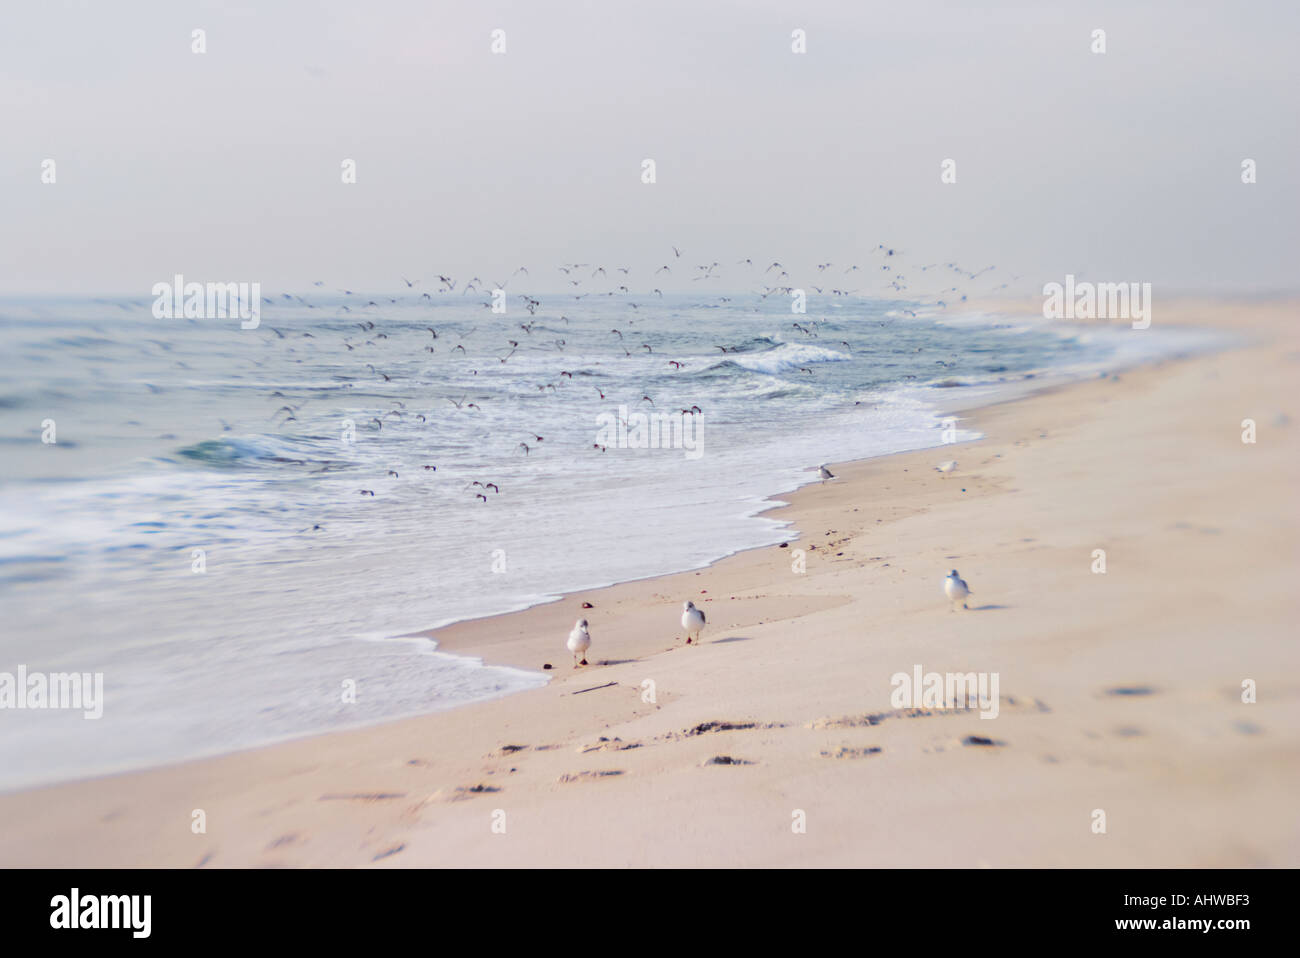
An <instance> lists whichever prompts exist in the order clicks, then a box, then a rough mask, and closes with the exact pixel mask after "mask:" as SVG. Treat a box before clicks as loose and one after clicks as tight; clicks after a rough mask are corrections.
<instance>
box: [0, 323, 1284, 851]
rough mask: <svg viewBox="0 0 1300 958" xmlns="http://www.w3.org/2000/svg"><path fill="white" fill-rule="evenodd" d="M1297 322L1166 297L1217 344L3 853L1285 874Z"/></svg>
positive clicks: (165, 777) (858, 467) (929, 453)
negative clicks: (527, 675) (433, 693)
mask: <svg viewBox="0 0 1300 958" xmlns="http://www.w3.org/2000/svg"><path fill="white" fill-rule="evenodd" d="M1040 305H1041V304H1040V303H1039V302H1038V301H1034V302H1032V303H1029V304H1021V307H1022V308H1028V309H1038V308H1039V307H1040ZM1298 312H1300V310H1298V309H1297V304H1296V303H1295V302H1290V301H1285V302H1269V301H1263V302H1235V301H1233V302H1227V301H1225V302H1210V301H1185V302H1179V303H1176V304H1174V303H1168V304H1166V303H1163V302H1162V303H1161V308H1160V311H1159V312H1158V314H1157V317H1156V326H1153V329H1155V328H1156V327H1158V326H1159V325H1160V324H1162V323H1163V324H1178V325H1186V326H1202V327H1212V328H1216V329H1221V330H1226V331H1230V332H1232V333H1234V334H1236V335H1237V336H1238V337H1239V338H1240V343H1239V345H1237V346H1235V347H1233V348H1229V349H1226V350H1224V351H1221V352H1218V353H1216V354H1213V355H1208V356H1200V357H1195V358H1190V359H1180V360H1175V361H1167V362H1163V363H1160V364H1157V365H1154V366H1149V367H1143V368H1139V369H1134V370H1130V371H1126V372H1123V373H1121V374H1119V375H1118V376H1116V377H1107V378H1098V379H1094V380H1089V381H1087V382H1084V383H1079V384H1074V385H1069V386H1065V387H1054V388H1049V389H1046V390H1043V391H1041V392H1039V393H1036V394H1035V395H1032V396H1030V397H1027V398H1024V399H1018V400H1015V401H1013V402H1006V403H1001V404H998V405H993V406H989V407H985V408H981V409H978V410H974V411H965V412H962V413H960V415H961V416H962V417H963V421H962V425H963V426H964V427H971V428H975V429H978V430H979V431H980V432H982V433H983V434H984V436H985V438H983V439H980V440H978V441H974V442H969V443H961V444H956V445H952V446H946V447H944V448H941V449H933V450H926V451H922V452H917V453H909V454H903V455H896V456H890V457H886V458H882V459H876V460H869V461H863V462H854V463H847V464H838V465H837V464H835V463H831V464H830V465H831V469H832V471H834V472H835V473H836V476H837V478H836V479H835V480H833V481H831V482H828V483H825V484H820V483H818V484H812V485H809V486H807V487H805V488H803V489H801V490H799V491H798V492H796V493H793V494H791V495H789V496H787V497H785V500H786V501H787V502H788V504H787V505H783V506H781V507H779V508H778V509H776V510H775V511H773V512H772V513H770V515H772V516H773V517H775V518H779V519H783V520H788V521H789V522H790V523H791V524H792V525H791V529H790V541H789V544H788V546H786V547H770V548H764V549H759V550H754V551H750V552H745V553H741V554H739V555H736V556H733V557H730V558H728V559H725V560H723V561H720V562H718V563H716V564H715V565H713V566H712V567H710V568H708V569H705V570H699V571H692V572H687V573H682V574H677V575H672V576H666V577H661V578H656V579H650V580H644V581H638V582H631V583H624V584H621V585H617V586H613V587H610V588H606V589H601V590H597V591H593V592H588V593H582V594H576V595H571V596H566V597H565V598H564V599H562V600H561V601H558V602H554V603H551V604H548V605H544V606H539V607H536V608H532V609H529V610H526V611H523V612H518V613H513V614H510V615H505V616H499V617H494V618H488V619H481V620H477V621H472V622H466V623H462V624H460V625H457V626H454V627H451V628H447V629H442V630H439V631H437V632H436V633H435V634H433V637H435V638H436V639H437V641H438V643H439V648H440V649H441V650H443V651H447V652H454V653H464V654H469V655H474V656H479V657H481V658H482V659H483V660H484V661H486V662H488V663H492V664H504V665H514V666H520V667H524V668H529V669H541V668H542V666H543V664H544V663H550V664H551V665H552V666H553V667H554V668H553V670H552V672H551V673H550V674H551V675H552V676H553V679H552V681H551V682H550V684H549V685H547V686H546V687H544V688H541V689H538V690H535V691H529V692H523V693H519V694H516V695H512V696H509V697H506V698H503V699H498V700H494V701H488V702H484V703H481V704H478V705H472V706H467V707H464V708H459V709H455V710H452V711H448V712H441V713H436V714H431V715H427V716H423V717H418V718H412V719H407V720H403V721H399V722H394V723H390V724H386V725H382V726H374V727H369V728H364V729H360V730H354V731H349V732H340V733H334V734H329V735H323V736H318V737H313V738H308V739H301V740H297V741H292V742H288V743H283V744H278V745H273V746H269V747H265V748H259V749H254V750H250V751H245V752H240V753H236V754H231V755H225V756H221V757H217V758H210V759H204V760H199V761H193V762H188V763H184V764H180V765H175V766H169V767H164V768H158V769H154V770H149V771H143V772H133V773H128V774H122V775H116V776H110V777H105V778H99V779H95V780H90V781H82V782H75V783H70V784H65V785H59V786H55V787H48V788H40V789H34V790H28V791H22V792H17V793H11V794H5V795H0V821H3V822H4V826H3V827H0V864H3V865H6V866H74V865H77V866H85V865H88V866H179V867H188V866H193V867H209V868H212V867H217V868H222V867H244V866H267V867H296V866H307V867H313V866H346V867H351V866H370V865H377V866H381V867H401V866H470V867H480V866H489V867H532V866H778V867H826V866H832V867H835V866H901V867H916V866H951V867H971V866H992V867H999V866H1048V867H1051V866H1071V865H1081V866H1116V867H1153V866H1211V867H1214V866H1296V865H1297V864H1300V823H1298V822H1297V817H1296V814H1295V811H1294V807H1295V797H1294V796H1295V794H1296V790H1297V787H1300V678H1297V676H1298V675H1300V669H1298V668H1297V667H1298V666H1300V650H1298V649H1297V645H1296V642H1295V638H1294V630H1295V623H1296V622H1297V618H1298V615H1297V614H1298V613H1300V590H1297V589H1296V587H1295V586H1294V585H1293V584H1292V583H1291V582H1290V581H1289V580H1290V578H1291V577H1292V576H1293V575H1295V569H1296V558H1297V542H1298V541H1300V530H1298V529H1297V516H1298V515H1300V511H1298V510H1297V509H1296V507H1295V501H1294V487H1295V476H1296V474H1297V468H1300V455H1298V446H1297V442H1296V435H1297V432H1296V431H1297V429H1298V428H1300V409H1298V408H1297V407H1296V405H1295V397H1296V385H1295V384H1296V381H1297V374H1298V373H1300V336H1298V335H1297V324H1296V320H1297V314H1298ZM1133 334H1134V335H1143V334H1144V333H1142V332H1138V331H1135V332H1134V333H1133ZM1245 419H1252V420H1254V422H1255V424H1256V430H1257V441H1256V442H1254V443H1243V441H1242V431H1243V429H1242V421H1243V420H1245ZM948 459H954V460H956V461H957V463H958V466H957V468H956V469H955V470H954V471H953V472H952V473H951V474H949V475H941V474H940V473H939V472H937V471H936V470H935V466H936V465H937V464H938V463H939V462H941V461H944V460H948ZM810 465H815V464H811V463H810ZM609 546H610V548H611V549H617V548H618V547H619V545H618V535H617V530H616V529H611V530H610V540H609ZM1095 550H1104V553H1105V572H1104V573H1101V572H1098V571H1094V569H1095V568H1096V566H1097V561H1098V560H1097V557H1096V554H1095ZM796 553H799V555H796ZM800 555H801V556H802V560H803V562H804V564H805V566H806V571H803V572H799V571H796V570H795V568H794V567H795V566H796V565H797V564H798V559H799V557H800ZM952 568H956V569H958V570H959V571H960V572H961V574H962V576H963V577H964V578H965V579H966V580H967V581H968V582H969V584H970V588H971V590H972V594H971V596H970V599H969V602H968V605H969V608H968V609H964V610H963V609H958V610H957V611H955V612H954V611H951V610H950V608H949V605H948V603H947V602H946V601H945V599H944V597H943V594H942V591H941V587H942V582H943V578H944V576H945V575H946V574H947V572H948V570H949V569H952ZM687 599H690V600H692V601H694V602H695V603H696V605H697V606H699V607H700V608H702V609H703V610H704V611H705V613H706V614H707V616H708V627H707V628H706V630H705V632H704V635H703V641H702V643H700V644H699V645H690V646H688V645H686V644H685V642H684V635H683V633H682V631H681V629H680V625H679V618H680V615H681V606H682V602H683V601H685V600H687ZM584 603H589V604H590V606H591V608H584V607H583V604H584ZM580 617H583V618H586V619H588V620H589V622H590V629H591V635H592V640H593V644H592V648H591V651H590V652H589V653H588V661H589V662H590V665H589V666H587V667H584V668H579V669H576V670H575V669H573V668H572V667H571V662H570V656H569V653H568V652H567V651H566V649H565V647H564V640H565V637H566V636H567V634H568V630H569V629H570V628H571V627H572V625H573V623H574V621H575V620H576V619H578V618H580ZM918 667H919V668H920V669H921V670H922V671H923V672H926V673H928V672H939V673H946V672H955V673H968V672H975V673H988V674H994V673H996V675H997V677H998V683H999V686H998V687H999V698H998V712H997V716H996V717H995V718H990V719H985V718H981V717H980V714H979V712H978V710H939V709H933V708H910V707H908V708H901V709H900V708H897V707H896V706H895V705H894V704H893V702H891V693H892V692H893V691H894V689H893V687H892V686H891V677H892V676H894V675H895V674H896V673H900V672H901V673H906V674H908V675H911V674H913V672H914V670H915V669H917V668H918ZM1247 680H1251V681H1253V682H1254V683H1255V688H1256V695H1257V701H1255V702H1253V703H1245V702H1243V701H1242V695H1243V682H1246V681H1247ZM359 694H360V695H367V694H370V695H380V694H382V690H380V689H367V688H362V689H360V690H359ZM195 810H202V812H203V813H204V817H205V820H206V830H205V831H202V832H199V833H196V832H195V831H194V829H193V828H192V821H193V820H194V813H195ZM1098 810H1100V811H1102V812H1104V822H1105V830H1104V831H1098V830H1097V829H1096V827H1095V823H1096V822H1098V821H1099V818H1098V816H1097V814H1096V812H1097V811H1098Z"/></svg>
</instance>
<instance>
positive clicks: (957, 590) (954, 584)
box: [943, 569, 970, 612]
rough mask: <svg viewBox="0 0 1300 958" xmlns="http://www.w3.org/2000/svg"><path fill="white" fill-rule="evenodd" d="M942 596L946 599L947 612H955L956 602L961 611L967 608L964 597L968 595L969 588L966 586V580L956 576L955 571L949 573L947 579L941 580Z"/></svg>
mask: <svg viewBox="0 0 1300 958" xmlns="http://www.w3.org/2000/svg"><path fill="white" fill-rule="evenodd" d="M943 594H944V595H946V596H947V597H948V603H949V609H948V611H949V612H956V611H957V603H958V602H960V603H961V607H962V608H963V609H966V608H969V606H967V605H966V596H968V595H970V586H968V585H966V580H965V579H963V578H962V577H961V576H959V575H958V574H957V570H956V569H953V570H952V571H951V572H949V573H948V578H946V579H944V580H943Z"/></svg>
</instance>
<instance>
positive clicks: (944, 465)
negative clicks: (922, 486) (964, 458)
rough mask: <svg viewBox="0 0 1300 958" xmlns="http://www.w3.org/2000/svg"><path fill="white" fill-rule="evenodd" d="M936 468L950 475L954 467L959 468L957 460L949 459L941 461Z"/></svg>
mask: <svg viewBox="0 0 1300 958" xmlns="http://www.w3.org/2000/svg"><path fill="white" fill-rule="evenodd" d="M934 468H935V469H937V470H938V471H939V472H941V473H943V474H944V475H945V476H946V475H948V473H950V472H952V471H953V470H954V469H956V468H957V460H956V459H948V460H946V461H945V462H941V463H939V465H937V466H935V467H934Z"/></svg>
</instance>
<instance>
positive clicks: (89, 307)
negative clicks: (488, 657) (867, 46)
mask: <svg viewBox="0 0 1300 958" xmlns="http://www.w3.org/2000/svg"><path fill="white" fill-rule="evenodd" d="M537 299H538V300H540V301H541V302H540V303H538V304H537V305H534V306H533V307H532V308H531V310H530V309H529V308H528V303H527V300H525V299H524V298H522V297H518V298H514V299H512V301H511V302H510V303H509V305H508V307H507V312H506V313H505V314H504V315H501V314H496V313H493V312H491V310H489V309H486V308H483V306H482V305H481V304H479V303H478V302H471V301H469V300H468V299H467V298H465V297H460V296H456V295H440V296H434V297H415V296H413V295H405V296H402V297H393V296H389V295H382V296H380V295H373V296H372V295H367V294H347V295H344V294H339V293H330V294H322V295H316V294H304V295H302V296H298V295H296V294H295V295H288V294H276V295H274V296H269V297H268V298H267V300H266V301H265V304H264V305H263V308H262V316H261V325H260V326H258V327H257V328H256V329H241V328H240V325H239V323H238V321H237V320H223V319H156V318H154V317H153V315H152V314H151V311H150V302H149V301H144V300H102V299H101V300H81V301H59V300H23V301H18V300H11V301H6V302H0V342H3V344H4V350H3V359H0V450H2V451H3V456H2V459H3V469H2V470H0V604H2V606H3V611H4V615H3V624H2V625H0V672H4V671H8V672H13V671H14V670H15V669H16V668H17V666H19V665H25V666H26V667H27V669H28V670H29V671H33V670H45V671H50V672H58V671H78V672H92V673H93V672H102V673H103V674H104V687H105V703H104V714H103V717H102V718H101V719H98V720H86V719H84V718H83V717H82V716H81V714H80V713H72V712H53V711H0V788H13V787H19V786H23V785H29V784H33V783H37V782H47V781H53V780H58V779H64V778H70V777H79V776H83V775H87V774H92V773H98V772H104V771H110V770H116V769H124V768H130V767H137V766H144V765H150V764H156V763H159V762H163V761H169V760H174V759H180V758H186V757H194V756H198V755H204V754H211V753H216V752H224V751H229V750H232V749H235V748H239V747H243V746H248V745H253V744H257V743H261V742H266V741H272V740H276V739H284V738H289V737H293V736H298V735H304V734H309V733H314V732H320V731H325V730H328V729H331V728H338V727H343V726H351V725H359V724H365V723H371V722H376V721H380V720H383V719H388V718H394V717H398V716H402V715H409V714H413V713H418V712H424V711H430V710H434V709H439V708H447V707H452V706H455V705H460V704H464V703H467V702H471V701H475V700H479V699H483V698H487V697H493V696H498V695H502V694H506V693H509V692H512V691H516V690H520V689H525V688H530V687H534V686H537V685H540V684H543V683H544V682H545V681H546V676H545V674H544V673H542V672H536V673H533V672H527V671H522V670H517V669H509V668H500V667H493V666H490V665H484V664H483V663H481V662H479V661H477V660H475V659H472V658H469V657H465V656H451V655H446V654H442V653H439V652H438V651H437V650H436V646H435V644H434V643H433V642H431V641H428V640H423V639H421V640H413V639H396V638H392V637H393V636H398V635H402V634H406V633H410V632H412V631H415V630H420V629H427V628H430V627H436V626H440V625H444V624H447V623H450V622H454V621H459V620H463V619H466V618H471V617H476V616H482V615H487V614H491V613H498V612H503V611H508V610H511V609H518V608H524V607H527V606H529V605H532V604H535V603H537V602H539V601H543V600H546V599H548V598H552V597H554V596H556V595H558V594H560V593H563V592H566V591H572V590H576V589H584V588H591V587H595V586H598V585H602V584H608V583H611V582H616V581H625V580H629V579H635V578H641V577H645V576H651V575H656V574H661V573H666V572H672V571H678V570H682V569H688V568H696V567H700V566H702V565H705V564H707V563H709V562H711V561H714V560H716V559H718V558H720V557H722V556H724V555H727V554H730V553H733V552H735V551H738V550H741V549H744V548H749V547H754V546H760V545H764V544H769V543H773V542H777V541H781V540H783V539H785V538H787V536H788V533H787V532H786V531H785V530H784V527H783V526H782V525H781V524H779V523H777V522H775V521H773V520H770V519H766V518H764V517H762V516H760V515H759V513H760V512H761V511H762V510H763V509H765V508H767V507H768V506H770V505H771V503H772V497H774V496H778V495H779V494H780V493H782V492H785V491H788V490H790V489H793V488H795V487H797V486H798V485H800V484H802V483H804V482H807V481H810V480H812V479H813V478H815V472H810V471H809V469H810V467H815V466H816V465H817V464H819V463H822V462H830V463H833V462H840V461H846V460H851V459H859V458H865V457H869V456H875V455H882V454H886V453H891V452H898V451H903V450H908V449H916V448H922V447H926V446H936V445H939V444H940V443H941V442H942V429H941V425H942V421H941V419H940V416H939V413H940V411H941V410H944V409H947V408H953V407H954V406H955V405H959V403H957V402H956V400H957V398H958V397H966V396H970V397H974V396H978V397H980V398H983V399H987V398H995V397H996V396H998V395H1001V394H1003V393H1005V392H1006V391H1009V390H1014V389H1023V388H1024V387H1025V386H1026V385H1027V384H1033V383H1035V382H1040V381H1046V380H1048V379H1051V378H1054V377H1067V378H1068V377H1083V376H1094V375H1097V374H1098V372H1099V371H1105V370H1110V369H1115V368H1119V367H1122V366H1125V365H1129V364H1131V363H1134V362H1138V361H1142V360H1145V359H1150V358H1153V357H1157V356H1160V355H1168V354H1171V353H1173V352H1177V351H1180V350H1185V349H1189V348H1194V347H1195V346H1196V345H1197V344H1196V342H1195V341H1194V337H1192V336H1191V334H1186V335H1183V334H1180V332H1179V331H1177V330H1157V329H1156V328H1154V327H1153V330H1150V331H1147V332H1146V333H1145V334H1142V335H1138V334H1135V333H1130V332H1129V331H1128V330H1126V329H1091V330H1082V329H1072V328H1068V327H1065V326H1062V325H1060V324H1048V323H1035V322H1025V321H1022V320H1019V319H1017V320H1015V321H1012V320H1008V319H1006V318H1002V317H998V316H990V315H980V314H975V313H964V314H963V313H960V312H958V311H957V310H954V309H951V308H949V309H935V308H930V309H926V308H922V307H920V306H918V304H916V303H905V302H898V301H883V300H868V299H854V298H849V297H845V298H842V299H839V300H837V301H836V302H833V303H828V304H823V305H822V306H821V307H818V308H813V309H810V312H809V313H808V314H807V315H792V314H791V313H790V311H789V302H788V300H784V301H781V302H780V303H778V302H776V301H775V300H774V299H765V298H763V297H761V296H758V295H746V294H735V295H731V296H718V295H716V294H714V295H710V296H707V297H705V296H695V297H693V296H688V295H676V296H671V295H669V296H664V297H662V298H659V297H655V298H654V299H653V300H652V301H648V302H641V303H639V304H638V305H637V306H635V307H633V306H631V304H629V303H628V302H626V301H625V300H618V301H613V300H608V299H601V298H593V299H589V300H583V301H577V302H575V301H572V300H568V301H563V300H561V299H559V298H555V299H554V300H553V302H554V303H555V304H556V305H552V300H551V299H550V298H548V297H545V296H539V297H537ZM560 303H563V305H559V304H560ZM651 414H654V415H657V416H662V417H664V418H663V419H662V420H661V422H662V423H663V424H672V429H666V430H665V435H666V436H668V437H669V438H668V440H667V442H666V443H665V444H663V445H667V446H668V448H663V447H662V445H661V447H660V448H633V447H628V448H620V447H619V446H618V439H617V437H618V435H620V434H621V435H627V434H628V432H629V428H628V427H631V430H630V431H631V433H632V434H633V435H634V436H635V435H636V432H637V430H636V428H635V427H636V417H637V416H638V415H643V416H646V417H649V416H650V415H651ZM611 421H614V422H619V421H622V422H624V423H625V426H624V428H623V429H622V430H619V429H615V430H614V431H613V432H612V433H611V431H610V430H608V429H603V428H602V424H608V423H609V422H611ZM51 424H52V426H53V430H54V435H53V438H54V439H55V441H54V442H52V443H49V442H43V441H42V436H43V435H45V437H46V438H50V437H49V435H48V434H49V428H50V425H51ZM682 425H688V426H689V428H687V429H682V428H680V427H681V426H682ZM958 429H959V431H958V435H957V438H958V439H959V440H963V439H968V438H972V436H973V434H972V433H971V432H970V431H969V430H968V429H965V428H962V427H961V424H960V423H959V424H958ZM674 437H678V438H680V442H678V443H677V445H676V447H675V448H674V447H673V446H674ZM687 443H689V445H690V448H683V446H685V445H686V444H687ZM635 445H636V443H635V440H633V441H632V442H631V443H629V446H635ZM602 446H603V448H601V447H602ZM525 447H526V448H525ZM489 484H490V485H489ZM372 493H373V494H372ZM562 643H563V637H562V636H561V637H557V650H562ZM349 683H351V686H350V687H353V688H355V690H356V695H355V701H344V696H343V694H342V690H343V689H344V688H345V687H348V684H349Z"/></svg>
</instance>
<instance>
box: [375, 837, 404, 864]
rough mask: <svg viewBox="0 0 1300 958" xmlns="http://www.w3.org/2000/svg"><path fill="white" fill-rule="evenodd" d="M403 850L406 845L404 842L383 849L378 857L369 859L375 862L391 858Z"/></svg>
mask: <svg viewBox="0 0 1300 958" xmlns="http://www.w3.org/2000/svg"><path fill="white" fill-rule="evenodd" d="M404 848H406V843H405V842H401V843H400V844H397V845H394V846H393V847H392V848H385V849H384V850H383V851H382V852H380V853H379V854H378V855H376V856H374V857H373V858H372V859H370V860H371V861H372V862H377V861H379V860H380V859H382V858H391V857H392V856H393V855H396V854H397V853H398V852H400V851H402V850H403V849H404Z"/></svg>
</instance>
